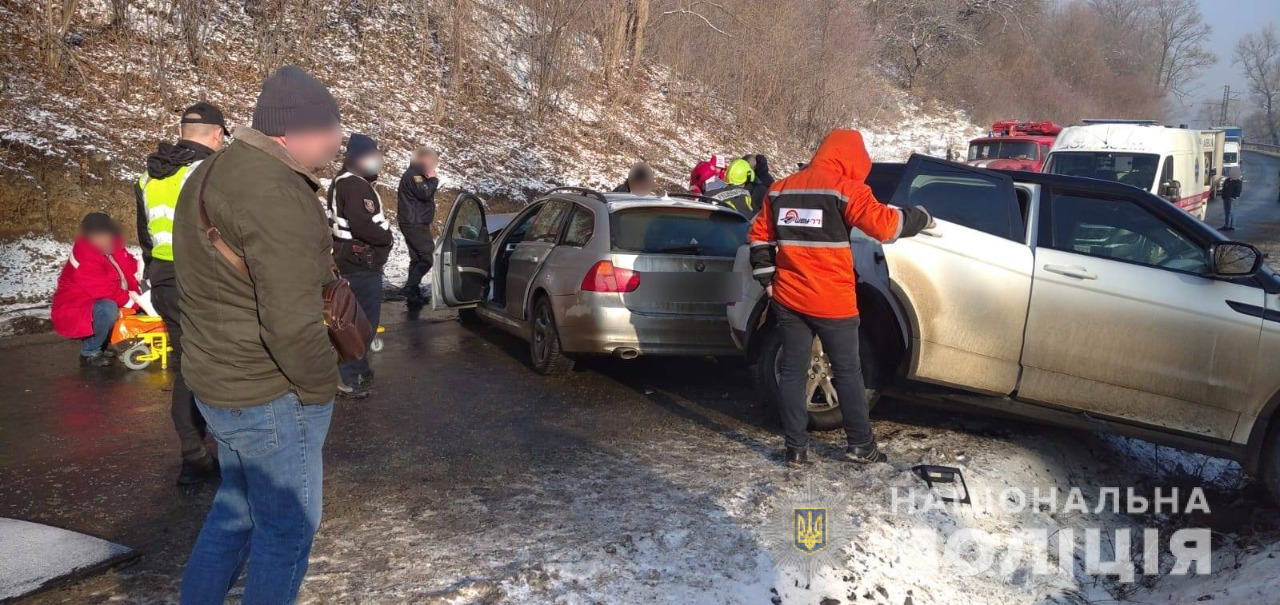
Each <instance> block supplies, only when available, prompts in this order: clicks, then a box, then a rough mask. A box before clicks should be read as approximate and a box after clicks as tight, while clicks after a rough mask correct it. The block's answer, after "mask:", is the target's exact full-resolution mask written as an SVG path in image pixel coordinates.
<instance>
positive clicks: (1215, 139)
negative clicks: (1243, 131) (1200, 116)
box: [1200, 129, 1227, 200]
mask: <svg viewBox="0 0 1280 605" xmlns="http://www.w3.org/2000/svg"><path fill="white" fill-rule="evenodd" d="M1226 143H1227V133H1226V131H1225V130H1221V129H1210V130H1201V131H1200V151H1201V152H1203V153H1204V167H1205V171H1204V184H1205V186H1206V187H1208V188H1209V199H1210V200H1214V199H1217V197H1218V187H1219V185H1218V183H1219V181H1221V180H1222V177H1223V176H1226V174H1227V170H1226V167H1225V166H1224V154H1223V152H1224V151H1225V149H1226Z"/></svg>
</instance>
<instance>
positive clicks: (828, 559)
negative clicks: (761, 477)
mask: <svg viewBox="0 0 1280 605" xmlns="http://www.w3.org/2000/svg"><path fill="white" fill-rule="evenodd" d="M779 499H780V501H779V502H778V503H777V505H775V506H774V507H773V509H772V510H773V512H772V513H771V514H770V515H769V519H768V520H767V521H766V522H765V524H764V525H763V526H762V527H761V530H760V531H761V537H762V538H763V539H764V545H765V547H766V548H768V549H769V552H770V554H772V555H773V563H774V566H775V567H777V568H778V569H784V568H791V569H795V570H797V571H800V572H802V573H803V574H804V575H805V577H807V578H809V579H810V580H812V579H813V577H814V575H815V574H817V573H818V571H819V570H821V569H823V568H837V569H838V568H840V567H842V566H843V565H844V558H845V556H846V555H845V553H846V552H847V551H846V547H847V546H848V544H849V543H850V542H851V541H852V540H853V539H854V537H855V536H856V535H857V533H858V529H857V525H856V524H855V522H854V517H853V516H852V515H850V514H849V512H848V508H849V504H848V499H847V497H846V496H845V494H844V493H843V492H835V493H832V494H827V493H825V492H824V491H823V490H822V489H821V488H820V487H818V486H815V485H814V484H813V480H812V478H809V479H808V480H807V481H805V484H804V485H803V486H798V487H797V488H792V489H787V490H784V491H782V492H781V493H780V494H779Z"/></svg>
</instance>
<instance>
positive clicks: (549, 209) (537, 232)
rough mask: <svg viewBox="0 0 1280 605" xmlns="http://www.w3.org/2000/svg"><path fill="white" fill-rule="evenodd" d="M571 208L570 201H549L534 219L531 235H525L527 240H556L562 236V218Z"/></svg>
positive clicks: (530, 230)
mask: <svg viewBox="0 0 1280 605" xmlns="http://www.w3.org/2000/svg"><path fill="white" fill-rule="evenodd" d="M569 209H570V207H569V203H568V202H563V201H560V200H552V201H550V202H547V205H546V207H544V208H543V209H542V212H539V213H538V217H537V218H535V219H533V224H532V225H531V226H530V227H529V235H528V236H527V237H525V241H529V242H555V241H556V239H558V238H559V237H560V225H561V224H562V223H561V220H562V219H563V218H564V215H565V214H567V213H568V212H569Z"/></svg>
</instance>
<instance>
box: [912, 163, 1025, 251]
mask: <svg viewBox="0 0 1280 605" xmlns="http://www.w3.org/2000/svg"><path fill="white" fill-rule="evenodd" d="M911 179H912V180H911V186H910V189H909V190H908V194H907V195H908V197H907V200H906V205H907V206H922V207H924V208H925V209H927V210H928V211H929V213H930V214H932V215H933V216H934V217H935V218H939V219H942V220H945V221H950V222H952V223H956V224H958V225H964V226H965V227H969V228H971V229H977V230H978V231H982V232H984V233H990V234H991V235H996V236H999V237H1003V238H1008V239H1012V240H1015V241H1020V240H1022V236H1021V233H1020V232H1021V231H1022V228H1021V225H1018V226H1017V229H1015V228H1014V216H1015V214H1014V212H1016V211H1015V210H1014V208H1013V207H1012V206H1011V204H1015V203H1016V198H1015V197H1014V196H1013V195H1012V192H1011V191H1010V190H1009V188H1008V187H1006V186H1005V183H1004V181H1002V180H1001V179H1000V178H999V177H997V176H995V175H990V174H984V173H981V172H977V171H975V170H971V169H967V168H965V167H962V166H954V165H951V164H943V163H940V162H928V163H922V164H921V169H920V170H919V171H917V172H916V174H915V175H913V176H912V177H911Z"/></svg>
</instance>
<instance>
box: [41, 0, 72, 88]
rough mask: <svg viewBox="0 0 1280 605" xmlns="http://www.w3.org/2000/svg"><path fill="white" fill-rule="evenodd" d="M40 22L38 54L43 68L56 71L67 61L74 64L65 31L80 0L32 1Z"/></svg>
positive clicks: (68, 27)
mask: <svg viewBox="0 0 1280 605" xmlns="http://www.w3.org/2000/svg"><path fill="white" fill-rule="evenodd" d="M33 7H34V8H35V10H36V12H37V15H36V17H37V23H39V24H40V54H41V56H43V57H44V64H45V68H47V69H48V70H49V71H50V72H54V73H58V72H59V70H60V68H62V67H65V66H66V65H67V64H68V63H71V64H72V65H73V66H74V60H75V57H74V55H72V54H71V49H70V47H69V46H68V45H67V33H68V32H69V31H70V30H71V23H72V22H73V21H74V20H75V17H76V11H77V10H78V9H79V8H80V0H45V1H44V2H38V3H34V4H33Z"/></svg>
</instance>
